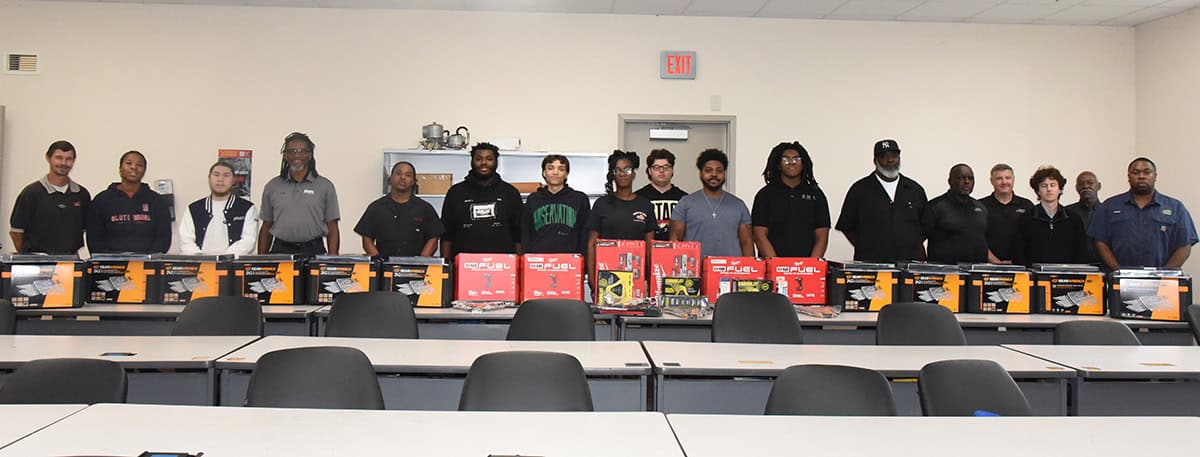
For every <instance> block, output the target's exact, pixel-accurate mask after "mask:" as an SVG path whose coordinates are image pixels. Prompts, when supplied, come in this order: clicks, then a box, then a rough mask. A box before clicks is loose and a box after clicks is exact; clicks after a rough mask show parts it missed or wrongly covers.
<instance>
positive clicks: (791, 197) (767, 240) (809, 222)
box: [750, 141, 829, 259]
mask: <svg viewBox="0 0 1200 457" xmlns="http://www.w3.org/2000/svg"><path fill="white" fill-rule="evenodd" d="M763 179H764V180H765V181H766V182H767V185H766V186H765V187H763V188H762V190H759V191H758V194H757V195H755V196H754V209H753V210H751V212H750V225H751V227H750V229H751V230H752V231H753V234H754V244H756V245H757V246H758V254H759V256H761V257H763V258H768V259H769V258H771V257H824V256H825V248H826V247H827V246H828V245H829V201H828V200H826V199H825V193H824V192H822V191H821V188H820V187H818V186H817V180H816V178H814V177H813V161H812V158H811V157H810V156H809V155H808V151H807V150H806V149H804V146H802V145H801V144H800V142H798V141H796V142H791V143H779V145H777V146H775V148H774V149H772V150H771V154H770V155H769V156H768V157H767V167H766V169H764V170H763Z"/></svg>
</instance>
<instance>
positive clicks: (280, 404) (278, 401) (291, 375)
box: [246, 346, 383, 409]
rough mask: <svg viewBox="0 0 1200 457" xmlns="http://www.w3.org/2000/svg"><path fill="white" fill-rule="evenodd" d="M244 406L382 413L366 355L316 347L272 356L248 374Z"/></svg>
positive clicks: (269, 354)
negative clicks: (365, 410)
mask: <svg viewBox="0 0 1200 457" xmlns="http://www.w3.org/2000/svg"><path fill="white" fill-rule="evenodd" d="M246 406H262V407H274V408H323V409H383V393H382V391H381V390H380V388H379V380H378V379H377V378H376V374H375V368H374V366H373V365H371V360H370V359H368V358H367V355H366V354H363V353H362V351H359V350H358V349H354V348H348V347H333V346H317V347H304V348H293V349H283V350H279V351H273V352H268V353H266V354H263V356H262V357H260V358H259V359H258V364H257V366H255V368H254V373H253V374H251V375H250V387H249V388H248V389H247V391H246Z"/></svg>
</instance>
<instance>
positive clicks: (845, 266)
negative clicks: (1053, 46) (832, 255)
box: [826, 261, 900, 311]
mask: <svg viewBox="0 0 1200 457" xmlns="http://www.w3.org/2000/svg"><path fill="white" fill-rule="evenodd" d="M899 282H900V270H898V269H896V265H894V264H890V263H867V262H834V261H830V262H829V281H827V282H826V285H828V286H829V293H828V294H826V296H827V297H828V300H829V306H841V307H842V310H843V311H879V310H881V309H883V307H884V306H887V305H890V304H892V303H893V302H894V301H895V299H896V294H897V293H899V288H900V286H899Z"/></svg>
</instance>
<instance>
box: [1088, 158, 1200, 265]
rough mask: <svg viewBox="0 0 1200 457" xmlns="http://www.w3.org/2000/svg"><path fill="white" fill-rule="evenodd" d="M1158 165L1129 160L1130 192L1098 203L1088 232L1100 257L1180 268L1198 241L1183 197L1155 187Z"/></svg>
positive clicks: (1106, 261) (1105, 260)
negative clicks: (1167, 193) (1176, 196)
mask: <svg viewBox="0 0 1200 457" xmlns="http://www.w3.org/2000/svg"><path fill="white" fill-rule="evenodd" d="M1157 178H1158V167H1157V166H1155V165H1154V162H1153V161H1151V160H1150V159H1147V158H1145V157H1138V158H1136V159H1133V162H1130V163H1129V192H1125V193H1123V194H1118V195H1114V196H1112V197H1111V198H1109V199H1108V200H1105V201H1104V203H1102V204H1101V205H1100V206H1099V207H1097V208H1096V211H1095V214H1093V215H1092V222H1091V224H1090V225H1089V226H1088V236H1089V237H1091V238H1092V239H1093V240H1095V242H1096V251H1097V253H1098V254H1099V255H1100V261H1101V263H1103V264H1104V266H1105V267H1106V268H1108V269H1109V270H1116V269H1118V268H1120V267H1166V268H1180V267H1182V266H1183V263H1184V262H1186V261H1187V259H1188V256H1189V255H1191V253H1192V245H1193V244H1196V241H1197V237H1196V226H1195V224H1194V223H1193V222H1192V215H1191V214H1189V213H1188V210H1187V208H1184V206H1183V202H1180V201H1179V200H1176V199H1174V198H1171V197H1168V196H1166V195H1163V194H1162V193H1160V192H1158V191H1157V190H1156V189H1155V188H1154V182H1155V180H1156V179H1157Z"/></svg>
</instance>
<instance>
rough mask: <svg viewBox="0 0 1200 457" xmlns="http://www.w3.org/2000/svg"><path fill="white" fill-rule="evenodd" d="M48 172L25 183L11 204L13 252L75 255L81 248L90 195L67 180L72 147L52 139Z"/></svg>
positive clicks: (10, 221) (70, 166)
mask: <svg viewBox="0 0 1200 457" xmlns="http://www.w3.org/2000/svg"><path fill="white" fill-rule="evenodd" d="M46 162H47V163H49V164H50V172H49V173H47V174H46V176H43V177H42V178H41V179H38V180H37V181H35V182H33V183H32V184H30V185H28V186H25V189H23V190H21V194H20V195H18V196H17V202H16V204H14V205H13V211H12V218H10V219H9V225H10V226H12V229H11V231H10V232H9V236H11V237H12V240H13V251H15V252H22V253H26V252H36V253H46V254H76V253H78V251H79V248H81V247H83V229H84V226H85V225H86V224H85V222H84V221H85V220H86V219H87V216H86V215H87V209H88V204H89V203H90V202H91V201H92V195H91V194H89V193H88V190H87V189H86V188H84V187H83V186H81V185H79V184H78V183H76V182H75V181H73V180H71V177H70V174H71V169H72V168H74V167H75V146H73V145H71V143H69V142H67V141H61V140H60V141H55V142H54V143H53V144H51V145H50V147H49V148H48V149H46Z"/></svg>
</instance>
